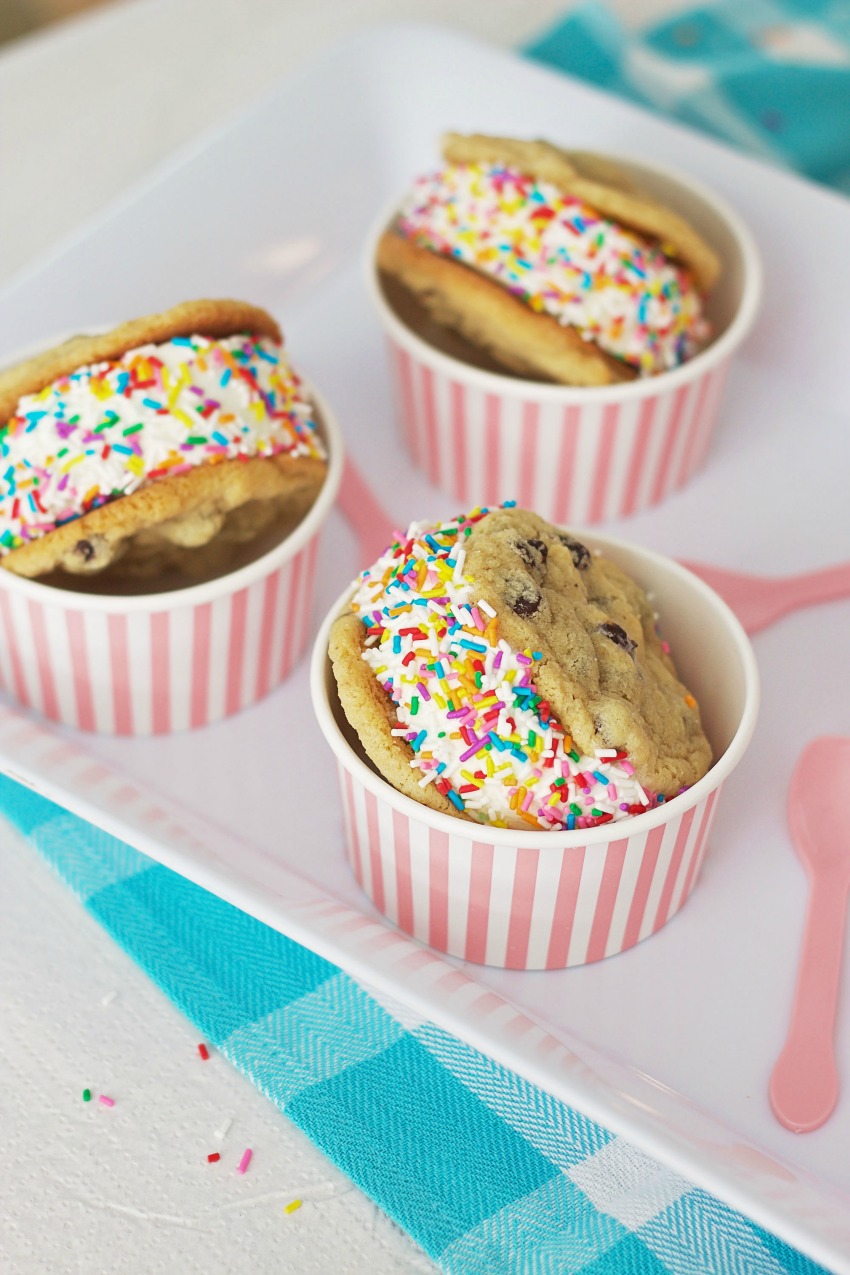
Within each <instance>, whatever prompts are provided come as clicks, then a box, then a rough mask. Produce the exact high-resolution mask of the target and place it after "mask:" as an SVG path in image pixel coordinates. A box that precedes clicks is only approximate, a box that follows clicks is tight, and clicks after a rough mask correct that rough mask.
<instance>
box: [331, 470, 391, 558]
mask: <svg viewBox="0 0 850 1275" xmlns="http://www.w3.org/2000/svg"><path fill="white" fill-rule="evenodd" d="M337 503H338V505H339V507H340V509H341V510H342V513H343V516H344V518H345V519H346V521H347V523H348V525H349V526H350V527H351V530H352V531H353V532H354V535H355V538H356V540H357V557H358V566H359V567H365V566H368V565H369V563H372V562H374V561H375V559H376V558H379V557H380V556H381V554H382V553H383V552H384V550H385V549H386V547H387V545H390V544H392V541H393V530H394V527H393V521H392V518H391V517H390V515H389V514H388V513H387V511H386V510H385V509H384V508H383V507H382V506H381V504H380V503H379V501H378V498H377V496H376V495H375V493H374V492H373V491H372V489H371V487H370V486H369V484H368V483H367V482H366V479H365V478H364V477H363V475H362V474H361V472H360V470H359V469H358V468H357V466H356V465H355V463H354V461H353V460H352V459H351V458H350V457H349V456H346V458H345V461H344V462H343V471H342V482H341V483H340V487H339V495H338V496H337Z"/></svg>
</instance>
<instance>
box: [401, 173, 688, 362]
mask: <svg viewBox="0 0 850 1275" xmlns="http://www.w3.org/2000/svg"><path fill="white" fill-rule="evenodd" d="M397 228H398V229H399V231H400V232H401V233H402V234H403V235H405V236H406V237H407V238H409V239H412V240H413V241H414V242H415V243H417V244H419V245H420V246H421V247H423V248H428V249H430V250H431V251H432V252H437V253H440V254H442V255H444V256H448V257H455V258H456V259H457V260H458V261H462V262H463V263H464V264H466V265H468V266H472V267H474V268H475V269H476V270H479V271H481V272H482V273H484V274H486V275H489V276H491V277H492V278H494V279H496V280H497V281H498V282H499V283H501V284H502V285H503V286H504V287H506V288H507V289H508V291H510V292H512V293H513V294H514V295H516V296H519V297H521V298H522V299H523V301H525V302H526V303H527V304H528V305H529V306H531V308H532V309H534V310H536V311H538V312H544V313H546V314H550V315H552V316H553V317H554V318H556V319H557V320H558V322H559V323H562V324H564V325H565V326H569V327H573V328H575V329H576V330H577V331H578V332H579V333H580V335H581V336H582V337H583V338H584V339H585V340H587V341H595V342H596V343H597V344H598V345H599V346H600V348H602V349H603V350H606V351H607V352H608V353H609V354H612V355H614V356H615V357H617V358H619V359H622V360H623V361H624V362H626V363H628V364H630V365H631V366H633V367H635V368H637V370H638V371H639V372H640V374H641V375H642V376H651V375H653V374H654V373H657V372H662V371H665V370H666V369H669V368H673V367H677V366H678V365H679V364H680V363H682V362H684V360H685V359H688V358H690V357H691V356H692V355H693V354H694V353H696V351H697V350H698V348H699V347H700V345H701V344H702V343H703V342H704V341H705V340H706V339H707V337H708V335H709V327H708V323H707V321H706V320H705V318H704V316H703V313H702V305H701V301H700V297H699V293H698V292H697V290H696V288H695V287H694V285H693V283H692V282H691V279H690V276H689V275H688V272H687V271H686V270H684V269H682V267H680V266H678V265H676V264H675V263H674V262H672V261H670V260H669V259H668V258H667V257H666V256H665V255H664V253H663V252H662V251H661V249H660V248H659V247H657V246H655V245H653V244H652V243H651V242H649V241H648V240H644V239H642V238H640V237H639V236H638V235H636V234H633V233H632V232H631V231H628V230H626V229H625V228H624V227H622V226H619V225H617V223H616V222H613V221H609V220H607V219H606V218H603V217H600V216H599V214H598V213H596V212H594V210H593V209H592V208H591V207H590V206H589V205H587V204H584V203H582V202H581V201H580V200H578V199H576V198H575V197H573V196H572V195H566V194H563V193H562V192H561V191H559V190H558V189H557V187H555V186H554V185H552V184H551V183H548V182H544V181H535V180H534V179H533V178H531V177H526V176H524V175H523V174H522V173H519V172H517V171H515V170H513V169H510V168H506V167H504V166H502V165H499V164H448V165H446V166H445V167H443V168H442V169H440V170H439V171H437V172H434V173H430V174H428V175H426V176H424V177H421V178H420V179H419V180H418V181H417V182H416V183H415V185H414V187H413V190H412V191H411V192H410V194H409V195H408V197H407V199H406V200H405V201H404V203H403V205H402V208H401V210H400V213H399V218H398V222H397Z"/></svg>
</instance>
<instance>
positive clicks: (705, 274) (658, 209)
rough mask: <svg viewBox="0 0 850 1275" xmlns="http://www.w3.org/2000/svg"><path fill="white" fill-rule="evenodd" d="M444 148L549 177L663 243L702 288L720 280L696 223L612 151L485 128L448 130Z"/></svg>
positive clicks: (453, 154) (469, 160)
mask: <svg viewBox="0 0 850 1275" xmlns="http://www.w3.org/2000/svg"><path fill="white" fill-rule="evenodd" d="M442 152H443V158H444V159H445V160H447V161H448V162H449V163H452V164H500V165H504V166H506V167H508V168H513V169H515V170H516V171H517V172H520V173H523V174H525V175H526V176H527V177H532V178H534V179H535V180H538V181H542V182H548V183H550V184H551V185H553V186H554V187H556V189H558V190H559V191H561V193H562V194H565V195H572V196H574V197H575V198H576V199H579V200H581V201H582V202H583V203H585V204H589V205H590V207H591V208H593V209H595V210H596V212H597V213H599V214H601V215H602V216H603V217H608V218H610V219H611V220H612V221H615V222H618V223H619V224H620V225H621V226H627V227H629V228H630V229H631V230H635V231H637V232H638V233H639V234H641V235H644V236H646V237H647V238H649V239H652V240H655V241H656V242H657V243H659V244H660V245H662V247H663V250H664V252H665V254H666V255H667V256H668V257H672V258H673V259H675V260H676V261H680V262H681V263H682V265H684V266H686V267H687V269H688V270H689V271H690V273H691V274H692V276H693V278H694V281H695V283H696V285H697V287H698V288H699V290H700V292H703V293H707V292H710V291H711V289H712V288H713V287H714V285H715V283H716V282H717V279H718V276H719V274H720V269H721V266H720V259H719V257H718V256H717V253H716V252H715V251H714V249H713V248H712V247H711V245H710V244H708V243H706V241H705V240H704V239H703V237H702V235H700V234H699V233H698V231H697V230H695V229H694V227H693V226H692V225H691V224H690V222H688V221H687V220H686V219H685V218H684V217H681V216H680V215H679V214H678V213H676V212H674V211H673V209H672V208H668V207H667V206H666V205H665V204H662V203H659V201H658V200H657V199H653V198H652V196H651V195H649V194H647V192H646V191H643V190H641V189H640V188H639V187H638V186H637V184H636V183H635V182H634V181H633V179H632V178H631V177H629V176H628V174H626V173H625V172H624V171H623V170H622V169H621V168H620V167H619V166H618V164H617V163H616V161H615V160H612V159H609V158H608V157H607V156H603V155H595V154H593V153H592V152H590V151H579V150H564V149H563V148H562V147H560V146H554V145H553V144H552V143H551V142H545V141H539V140H538V141H520V140H517V139H515V138H510V137H491V136H488V135H485V134H482V133H473V134H469V135H464V134H461V133H446V135H445V136H444V137H443V142H442Z"/></svg>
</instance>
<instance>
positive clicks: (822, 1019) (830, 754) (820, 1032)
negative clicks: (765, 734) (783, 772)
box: [769, 735, 850, 1133]
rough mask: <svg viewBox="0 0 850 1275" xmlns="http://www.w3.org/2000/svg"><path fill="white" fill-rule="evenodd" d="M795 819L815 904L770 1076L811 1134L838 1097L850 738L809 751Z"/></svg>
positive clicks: (800, 766) (819, 743)
mask: <svg viewBox="0 0 850 1275" xmlns="http://www.w3.org/2000/svg"><path fill="white" fill-rule="evenodd" d="M788 824H789V827H790V829H791V836H792V838H793V841H794V846H795V849H796V851H797V855H798V857H799V859H800V861H801V863H802V864H803V866H804V868H805V870H806V876H807V878H808V882H809V901H808V907H807V910H806V920H805V926H804V932H803V946H802V952H801V956H800V964H799V969H798V974H797V986H796V990H795V993H794V1003H793V1008H792V1011H791V1024H790V1026H789V1029H788V1035H787V1038H786V1041H785V1045H784V1047H783V1049H782V1052H781V1053H780V1055H779V1058H778V1059H777V1062H776V1066H775V1067H774V1069H773V1074H772V1076H771V1078H770V1088H769V1096H770V1105H771V1107H772V1109H773V1113H774V1115H775V1116H776V1118H777V1120H779V1122H780V1124H783V1125H784V1126H785V1127H786V1128H787V1129H791V1130H793V1131H794V1132H795V1133H808V1132H810V1131H811V1130H813V1129H818V1128H820V1126H821V1125H822V1124H824V1123H825V1121H826V1120H828V1119H829V1117H830V1115H831V1114H832V1111H833V1109H834V1107H835V1104H836V1101H837V1099H838V1088H839V1085H838V1070H837V1067H836V1064H835V1052H834V1034H835V1016H836V1007H837V1002H838V989H839V983H840V977H841V958H842V952H843V947H844V931H845V924H846V915H847V899H848V895H850V738H847V737H845V736H832V735H825V736H821V737H820V738H819V739H815V740H813V741H812V742H811V743H810V744H809V745H808V746H807V747H806V748H805V750H804V751H803V753H802V755H801V757H800V760H799V761H798V763H797V766H796V769H795V771H794V774H793V776H792V779H791V786H790V789H789V793H788Z"/></svg>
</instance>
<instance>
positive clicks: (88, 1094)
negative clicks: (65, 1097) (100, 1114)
mask: <svg viewBox="0 0 850 1275" xmlns="http://www.w3.org/2000/svg"><path fill="white" fill-rule="evenodd" d="M83 1102H91V1089H84V1090H83Z"/></svg>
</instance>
